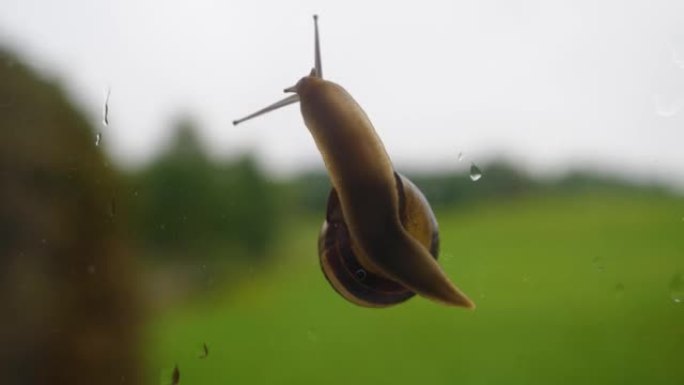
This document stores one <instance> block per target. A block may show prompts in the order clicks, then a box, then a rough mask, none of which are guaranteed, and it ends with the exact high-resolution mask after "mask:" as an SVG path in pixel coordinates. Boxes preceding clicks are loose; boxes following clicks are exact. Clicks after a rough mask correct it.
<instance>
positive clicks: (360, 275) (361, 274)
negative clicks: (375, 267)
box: [354, 269, 367, 281]
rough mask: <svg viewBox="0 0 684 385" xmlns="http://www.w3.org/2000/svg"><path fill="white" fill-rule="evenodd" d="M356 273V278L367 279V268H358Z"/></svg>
mask: <svg viewBox="0 0 684 385" xmlns="http://www.w3.org/2000/svg"><path fill="white" fill-rule="evenodd" d="M354 274H356V278H358V279H360V280H361V281H363V280H364V279H366V275H367V274H366V270H364V269H358V270H356V273H354Z"/></svg>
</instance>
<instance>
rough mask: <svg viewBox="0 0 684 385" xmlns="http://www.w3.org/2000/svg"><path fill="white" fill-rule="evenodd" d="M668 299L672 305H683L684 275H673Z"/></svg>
mask: <svg viewBox="0 0 684 385" xmlns="http://www.w3.org/2000/svg"><path fill="white" fill-rule="evenodd" d="M670 298H671V299H672V302H674V303H679V304H681V303H684V273H678V274H675V275H674V277H672V281H670Z"/></svg>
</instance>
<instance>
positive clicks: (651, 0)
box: [0, 0, 684, 186]
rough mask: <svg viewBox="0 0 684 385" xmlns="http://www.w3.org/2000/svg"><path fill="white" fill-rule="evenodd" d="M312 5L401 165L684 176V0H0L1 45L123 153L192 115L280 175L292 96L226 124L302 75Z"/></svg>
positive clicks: (680, 180)
mask: <svg viewBox="0 0 684 385" xmlns="http://www.w3.org/2000/svg"><path fill="white" fill-rule="evenodd" d="M314 13H318V14H319V15H320V27H321V42H322V51H323V66H324V68H325V75H326V77H327V78H328V79H329V80H332V81H335V82H337V83H339V84H341V85H342V86H344V87H345V88H346V89H347V90H348V91H349V92H350V93H351V94H352V95H353V96H354V97H355V98H356V100H357V101H358V102H359V103H360V104H361V106H363V108H364V109H365V110H366V112H367V113H368V115H369V117H370V118H371V120H372V121H373V123H374V125H375V127H376V129H377V131H378V132H379V134H380V136H381V137H382V138H383V140H384V142H385V144H386V146H387V149H388V152H389V153H390V156H391V157H392V158H393V159H394V161H395V164H396V166H397V168H398V169H400V170H401V169H432V168H441V169H454V170H461V169H466V168H467V167H468V165H469V163H470V162H475V163H478V164H486V163H487V162H488V161H490V160H491V159H494V158H499V157H504V158H508V159H512V160H515V161H517V162H519V163H520V164H521V165H523V166H525V167H527V168H528V169H529V170H531V171H533V172H539V173H553V172H558V171H562V170H565V169H567V168H568V167H576V166H581V167H592V168H597V169H600V170H606V171H614V172H619V173H620V174H622V175H626V176H632V177H635V178H641V179H657V180H665V181H669V182H671V183H673V184H678V185H680V186H684V1H682V0H648V1H617V0H616V1H596V0H586V1H573V0H567V1H547V0H544V1H542V0H539V1H517V0H484V1H482V0H479V1H473V0H469V1H454V0H450V1H429V0H424V1H420V2H415V1H412V2H408V1H407V2H384V1H383V2H368V1H330V2H324V1H297V2H287V1H247V0H245V1H210V0H195V1H184V2H174V1H168V0H164V1H161V0H137V1H91V0H62V1H50V0H42V1H39V0H0V44H2V45H4V46H6V47H9V48H11V49H13V50H15V51H18V52H19V53H20V54H21V55H22V56H23V57H24V58H25V59H26V60H27V61H28V62H29V64H31V65H32V66H34V67H36V68H39V69H41V70H43V71H45V73H47V74H48V75H49V76H51V77H54V78H56V79H59V81H60V82H61V83H62V84H63V85H64V87H65V88H66V89H67V90H68V92H69V94H70V95H71V96H72V97H73V98H74V99H75V100H76V101H77V102H78V104H79V105H80V106H81V108H82V110H83V111H84V112H85V113H87V114H88V116H89V117H90V118H91V119H92V121H93V123H94V125H96V126H97V127H99V128H100V130H101V132H102V146H104V147H105V148H106V149H107V151H109V152H110V153H111V154H112V155H113V156H115V157H116V159H117V160H118V161H119V162H120V163H121V164H124V165H135V164H138V163H140V162H143V161H145V160H147V159H149V158H150V157H152V156H153V155H154V154H155V152H156V151H158V150H159V149H160V148H161V147H160V145H161V144H163V143H164V142H165V141H167V140H168V138H169V134H170V132H171V125H170V123H171V122H172V121H173V120H174V119H175V118H177V117H179V116H181V115H185V114H189V115H191V116H192V117H194V118H195V119H196V121H197V123H198V125H199V128H200V129H201V130H200V134H201V136H202V139H203V141H204V142H205V143H206V144H207V146H208V148H209V149H210V150H211V152H212V153H213V154H215V155H216V156H220V157H231V156H235V155H236V154H240V153H243V152H244V151H254V152H255V153H257V154H258V156H259V159H260V161H261V162H262V164H263V165H264V166H266V167H268V168H269V169H270V170H272V171H275V172H284V173H288V172H292V171H294V170H298V169H301V168H311V167H316V166H320V165H321V164H322V163H321V160H320V156H319V154H318V153H317V152H316V148H315V146H314V143H313V140H312V139H311V138H310V135H309V133H308V131H307V130H306V128H305V127H304V125H303V122H302V119H301V116H300V113H299V107H298V106H296V105H295V106H290V107H287V108H285V109H283V110H280V111H277V112H274V113H271V114H270V115H267V116H264V117H261V118H259V119H257V120H253V121H250V122H247V123H244V124H243V125H240V126H237V127H233V126H232V125H231V121H232V120H233V119H235V118H237V117H241V116H243V115H245V114H247V113H250V112H253V111H254V110H256V109H258V108H261V107H263V106H265V105H267V104H269V103H271V102H273V101H275V100H277V99H279V98H281V97H282V96H283V94H282V89H283V88H284V87H286V86H290V85H293V84H294V83H295V82H296V81H297V80H298V79H299V78H300V77H301V76H303V75H305V74H307V73H308V71H309V69H310V68H311V67H312V66H313V25H312V20H311V15H312V14H314ZM107 87H110V88H111V96H110V99H109V101H110V103H109V109H110V115H109V120H110V124H109V126H107V127H104V126H102V124H101V123H100V121H101V117H102V108H103V102H104V99H105V90H106V89H107ZM459 152H463V154H464V160H463V161H461V162H459V161H458V154H459ZM485 177H486V170H485Z"/></svg>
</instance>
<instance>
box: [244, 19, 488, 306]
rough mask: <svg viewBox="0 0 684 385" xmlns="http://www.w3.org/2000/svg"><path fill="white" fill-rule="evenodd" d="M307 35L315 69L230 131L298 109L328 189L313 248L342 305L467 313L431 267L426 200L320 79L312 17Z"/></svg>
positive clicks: (433, 232)
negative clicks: (431, 306) (434, 305)
mask: <svg viewBox="0 0 684 385" xmlns="http://www.w3.org/2000/svg"><path fill="white" fill-rule="evenodd" d="M314 34H315V43H314V46H315V67H314V68H313V69H312V70H311V72H310V73H309V75H308V76H304V77H303V78H301V79H300V80H299V81H298V82H297V84H296V85H294V86H292V87H289V88H286V89H285V92H286V93H292V95H290V96H288V97H286V98H284V99H282V100H280V101H278V102H276V103H273V104H272V105H270V106H268V107H265V108H263V109H261V110H259V111H257V112H254V113H252V114H250V115H247V116H246V117H244V118H241V119H238V120H235V121H233V124H234V125H237V124H239V123H242V122H244V121H246V120H249V119H252V118H254V117H257V116H259V115H262V114H265V113H268V112H270V111H274V110H276V109H279V108H281V107H284V106H287V105H290V104H293V103H296V102H300V106H301V113H302V116H303V118H304V123H305V125H306V126H307V128H308V129H309V131H310V133H311V135H312V136H313V138H314V141H315V143H316V146H317V147H318V150H319V152H320V153H321V155H322V157H323V161H324V163H325V166H326V169H327V171H328V174H329V177H330V181H331V184H332V189H331V191H330V195H329V197H328V203H327V210H326V216H325V220H324V222H323V227H322V229H321V232H320V236H319V240H318V253H319V259H320V264H321V268H322V270H323V273H324V275H325V277H326V278H327V280H328V281H329V282H330V284H331V285H332V286H333V288H334V289H335V290H336V291H337V292H338V293H339V294H340V295H341V296H342V297H344V298H345V299H347V300H349V301H350V302H352V303H355V304H357V305H361V306H366V307H387V306H391V305H394V304H398V303H401V302H404V301H406V300H407V299H409V298H411V297H412V296H414V295H415V294H416V293H417V294H419V295H421V296H423V297H426V298H429V299H431V300H434V301H437V302H440V303H443V304H446V305H452V306H461V307H466V308H474V307H475V305H474V303H473V302H472V301H471V300H470V299H469V298H468V297H467V296H466V295H465V294H464V293H463V292H461V291H460V290H459V289H458V288H457V287H456V286H455V285H454V284H453V283H451V281H450V280H449V278H448V277H447V275H446V274H445V273H444V271H443V270H442V268H441V267H440V266H439V264H438V263H437V261H436V260H437V254H438V251H439V229H438V226H437V220H436V219H435V215H434V213H433V212H432V209H431V208H430V204H429V203H428V201H427V199H426V198H425V196H424V195H423V194H422V193H421V191H420V190H419V189H418V188H417V187H416V186H415V185H414V184H413V183H412V182H411V181H410V180H409V179H408V178H406V177H405V176H403V175H400V174H399V173H397V172H396V171H395V170H394V167H393V166H392V162H391V161H390V158H389V156H388V154H387V152H386V151H385V147H384V145H383V143H382V141H381V140H380V138H379V137H378V135H377V133H376V132H375V129H374V128H373V125H372V124H371V122H370V120H369V119H368V117H367V115H366V113H365V112H364V111H363V109H361V107H360V106H359V105H358V104H357V103H356V101H355V100H354V99H353V98H352V97H351V95H350V94H349V93H348V92H347V91H346V90H345V89H344V88H342V87H341V86H340V85H338V84H336V83H333V82H331V81H328V80H325V79H323V69H322V63H321V53H320V42H319V33H318V18H317V16H316V15H314Z"/></svg>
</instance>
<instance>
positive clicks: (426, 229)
mask: <svg viewBox="0 0 684 385" xmlns="http://www.w3.org/2000/svg"><path fill="white" fill-rule="evenodd" d="M394 176H395V179H396V181H397V192H398V194H399V216H400V219H401V223H402V225H403V226H404V228H405V229H406V230H407V231H408V233H409V234H411V235H412V236H413V237H414V238H415V239H416V240H417V241H419V242H420V243H421V244H422V245H423V246H425V247H426V248H427V249H428V250H429V251H430V254H432V256H433V257H434V258H435V259H437V254H438V253H439V228H438V225H437V220H436V219H435V215H434V213H433V212H432V208H430V204H429V203H428V201H427V199H425V196H424V195H423V193H421V192H420V190H419V189H418V187H416V185H414V184H413V183H412V182H411V181H410V180H409V179H408V178H406V177H404V176H402V175H400V174H398V173H396V172H395V173H394ZM354 249H355V246H354V245H353V240H351V239H350V234H349V231H348V229H347V225H346V224H345V221H344V216H343V214H342V209H341V206H340V201H339V199H338V197H337V192H336V191H335V189H334V188H333V189H332V190H331V191H330V195H329V197H328V207H327V211H326V219H325V220H324V221H323V227H322V228H321V232H320V235H319V237H318V255H319V258H320V263H321V269H322V270H323V274H324V275H325V277H326V279H327V280H328V282H330V284H331V285H332V287H333V288H334V289H335V290H336V291H337V292H338V293H339V294H340V295H341V296H342V297H344V298H346V299H347V300H348V301H350V302H353V303H355V304H357V305H361V306H367V307H385V306H391V305H395V304H398V303H401V302H404V301H406V300H407V299H409V298H411V297H413V296H414V295H415V293H414V292H413V291H411V290H409V289H407V288H406V287H404V286H403V285H401V284H400V283H398V282H395V281H393V280H391V279H389V278H387V277H385V276H382V275H380V274H377V273H375V272H372V271H370V270H368V269H367V268H366V267H364V266H362V265H361V263H360V262H359V259H358V258H357V256H356V252H355V250H354Z"/></svg>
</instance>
